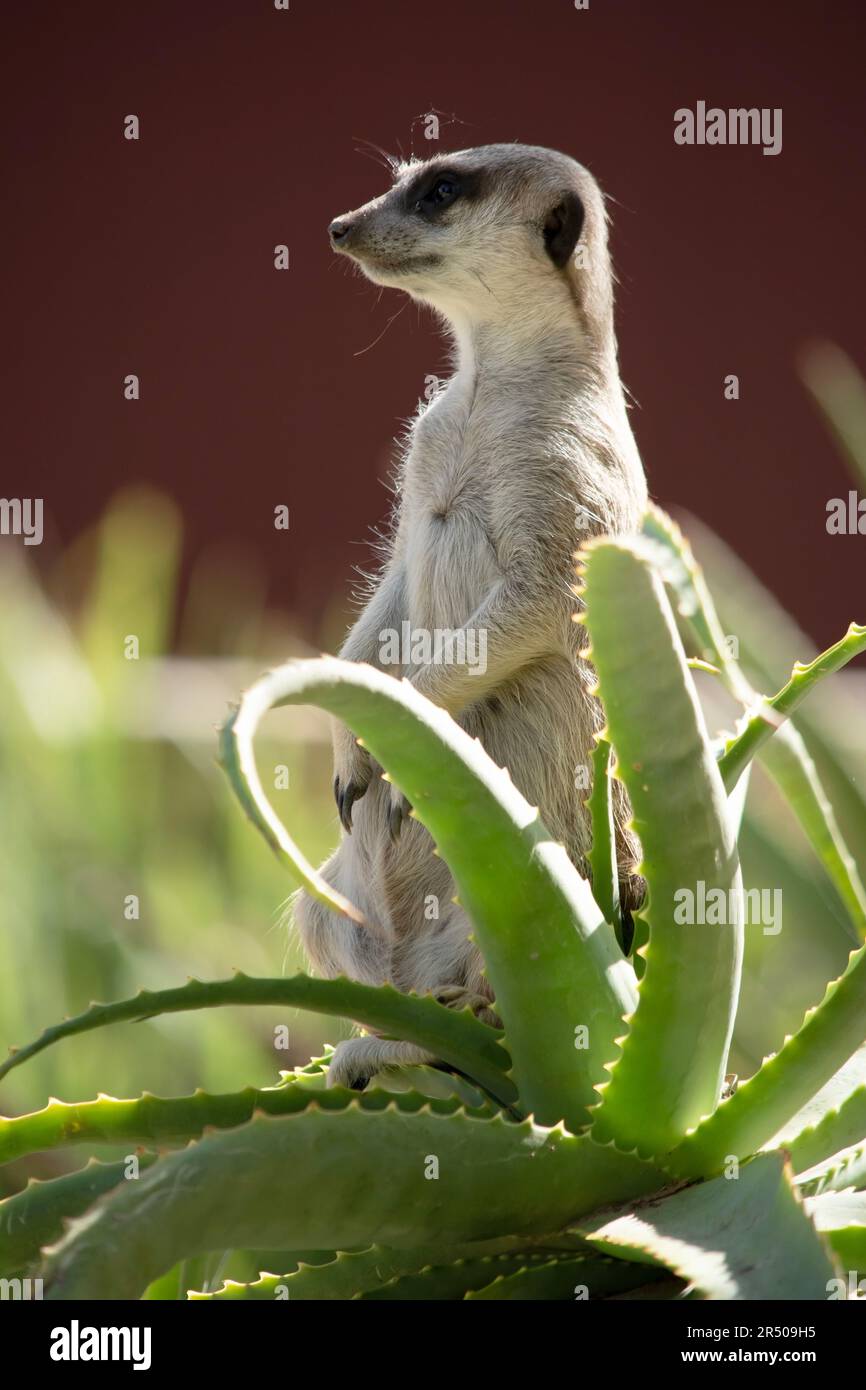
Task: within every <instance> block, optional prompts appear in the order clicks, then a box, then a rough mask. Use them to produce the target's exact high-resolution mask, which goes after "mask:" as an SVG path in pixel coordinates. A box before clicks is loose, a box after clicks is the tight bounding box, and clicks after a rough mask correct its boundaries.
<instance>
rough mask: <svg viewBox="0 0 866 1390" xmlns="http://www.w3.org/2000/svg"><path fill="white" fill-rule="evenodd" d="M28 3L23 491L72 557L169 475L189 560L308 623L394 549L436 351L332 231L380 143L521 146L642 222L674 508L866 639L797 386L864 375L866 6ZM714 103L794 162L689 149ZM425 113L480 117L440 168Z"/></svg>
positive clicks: (261, 0)
mask: <svg viewBox="0 0 866 1390" xmlns="http://www.w3.org/2000/svg"><path fill="white" fill-rule="evenodd" d="M4 10H5V14H6V19H5V21H4V24H5V45H4V47H5V50H6V55H7V58H6V66H7V74H6V76H5V78H4V81H3V84H2V104H3V108H4V118H3V125H4V146H5V149H6V160H7V168H6V172H5V173H4V176H3V191H4V193H5V195H6V197H5V200H4V201H5V204H6V212H5V215H4V224H3V226H4V230H3V239H4V245H5V249H4V253H3V258H2V271H3V275H4V279H6V280H7V282H8V283H7V288H6V293H7V308H6V313H5V316H4V317H5V321H6V331H5V333H4V339H5V353H6V354H7V355H8V359H9V360H8V362H7V364H6V372H5V380H6V382H7V401H6V404H5V406H4V409H3V412H2V416H0V429H2V440H0V448H2V459H3V479H2V492H3V494H4V495H6V496H43V497H44V498H45V501H46V508H47V510H48V512H49V513H50V518H51V527H52V535H51V543H52V544H54V543H56V541H57V540H58V539H60V540H67V539H69V538H71V537H73V536H74V535H75V534H76V533H77V532H78V530H79V529H80V528H81V527H82V526H83V525H84V524H86V523H88V522H90V521H92V520H93V519H95V518H96V517H97V516H98V514H99V513H100V511H101V509H102V508H103V506H104V504H105V502H106V500H107V499H108V498H109V496H110V495H111V494H112V492H113V491H114V490H115V489H116V488H117V486H118V485H119V484H120V483H121V482H124V481H141V480H146V481H150V482H152V483H154V484H156V485H157V486H159V487H160V488H163V489H165V490H167V491H168V492H169V493H170V494H171V495H172V496H174V497H175V498H176V499H177V501H178V502H179V503H180V505H181V507H182V510H183V513H184V517H185V521H186V528H187V551H186V558H187V564H189V562H190V561H191V559H192V557H193V556H194V555H195V554H196V553H197V552H198V551H199V550H200V549H201V548H202V547H203V546H205V545H213V544H215V543H216V544H221V543H222V542H229V541H231V542H238V541H245V542H246V543H247V544H248V546H249V547H250V550H251V552H253V553H255V555H256V557H257V560H258V562H260V563H261V564H262V565H263V566H264V567H265V568H266V570H267V573H268V576H269V593H270V598H271V601H272V602H274V603H279V604H282V605H285V606H286V607H289V608H291V609H293V610H294V611H295V612H296V613H298V614H299V615H303V619H304V622H305V624H306V628H307V633H308V635H311V636H312V635H313V634H314V633H315V631H316V624H317V622H318V620H319V618H320V616H321V613H322V611H323V608H324V606H325V604H326V601H327V599H328V598H329V596H330V595H331V594H332V593H334V592H337V593H338V594H339V595H341V596H342V595H344V594H345V591H346V588H347V584H348V579H349V575H350V570H351V566H352V565H353V564H355V563H358V562H363V561H364V560H365V559H368V558H369V556H368V555H367V553H366V552H365V549H364V546H363V544H360V543H361V542H363V540H364V538H365V536H367V535H368V534H369V527H370V526H371V525H373V524H374V523H376V522H377V521H379V520H380V519H381V518H382V517H383V516H384V514H385V512H386V510H387V497H386V494H385V492H384V491H383V490H382V488H381V487H380V485H379V483H378V481H377V479H378V478H380V477H381V476H382V475H383V474H384V472H385V470H386V466H387V456H388V450H389V441H390V440H391V438H392V436H393V435H394V434H395V433H396V432H397V430H398V428H399V423H400V420H401V418H402V417H405V416H406V415H408V414H409V413H411V411H412V410H413V408H414V405H415V403H416V401H417V399H418V397H419V396H420V395H421V394H422V391H423V383H424V376H425V373H427V372H436V371H437V370H440V371H441V369H442V366H443V362H444V358H443V354H442V352H441V349H440V346H439V343H438V341H437V338H436V335H435V330H434V328H433V325H432V323H431V322H430V321H429V320H428V319H426V318H425V317H423V316H422V317H419V315H418V314H417V312H416V310H415V309H414V308H412V307H410V308H408V309H407V310H406V312H404V313H402V314H401V315H400V317H399V318H397V319H396V320H395V321H394V322H393V323H392V324H391V325H390V327H388V328H387V331H386V332H385V333H384V335H383V336H382V337H381V339H380V340H379V341H378V342H377V343H376V345H375V346H373V347H370V344H372V343H373V342H374V340H375V339H376V338H377V337H378V335H379V334H381V333H382V330H383V329H384V328H385V326H386V324H387V322H388V319H389V318H390V316H391V315H392V314H393V313H394V312H395V310H396V309H397V308H398V307H399V304H400V302H401V301H400V299H399V297H398V296H396V295H394V294H385V295H384V296H382V298H381V299H380V298H379V295H378V292H377V291H376V290H375V289H374V288H372V287H370V286H366V285H364V284H362V283H361V282H360V281H359V280H357V279H356V278H354V277H352V276H351V274H348V273H347V267H346V266H345V265H344V264H342V263H336V262H335V261H334V258H333V257H332V255H331V253H330V251H329V249H328V245H327V241H326V237H325V227H326V224H327V222H328V220H329V219H330V218H331V217H332V216H333V215H334V214H335V213H337V212H340V211H342V210H344V209H346V208H350V207H353V206H356V205H357V204H359V203H361V202H363V201H366V200H367V199H368V198H369V197H371V196H373V195H374V194H375V193H377V192H379V191H381V190H382V189H383V187H384V186H385V184H384V180H385V173H384V171H383V170H382V169H381V168H380V167H379V166H378V164H377V163H376V162H375V161H373V160H371V159H370V158H368V157H367V154H366V152H365V150H363V149H361V148H360V147H359V142H360V141H363V140H367V141H372V142H375V143H377V144H380V145H382V146H384V147H385V148H386V149H387V150H389V151H402V152H404V153H407V152H409V151H411V150H413V149H414V150H415V151H416V152H419V153H422V154H426V153H428V152H430V151H431V149H437V148H439V149H441V148H448V147H451V148H454V147H458V148H459V147H461V146H464V145H472V144H480V143H484V142H488V141H500V140H511V139H520V140H524V141H528V142H533V143H540V144H548V145H552V146H557V147H559V148H561V149H563V150H566V151H568V152H569V153H572V154H574V155H575V156H576V157H577V158H579V159H580V160H582V161H583V162H584V163H586V164H587V165H589V167H590V168H591V169H592V170H593V171H594V172H595V173H596V175H597V176H598V178H599V179H600V181H601V182H602V184H603V186H604V187H605V188H606V189H607V190H608V191H609V192H610V194H612V195H613V197H614V198H615V199H616V200H617V202H616V204H615V205H614V207H613V209H612V211H613V216H614V230H613V250H614V256H615V261H616V265H617V268H618V272H619V275H620V279H621V286H620V291H619V311H618V324H619V336H620V343H621V355H622V368H623V376H624V379H625V381H626V383H627V385H628V386H629V388H630V389H631V391H632V393H633V394H634V397H635V398H636V401H637V403H638V405H637V407H636V409H635V411H634V414H633V423H634V427H635V430H636V433H637V437H638V441H639V443H640V446H641V449H642V453H643V456H644V460H645V463H646V467H647V471H648V474H649V478H650V485H651V488H652V491H653V493H654V495H655V496H656V497H657V498H658V499H659V500H660V501H661V502H662V503H664V504H667V505H682V506H685V507H687V508H690V509H692V510H693V511H695V512H696V513H698V514H699V515H701V516H702V517H704V518H705V519H706V520H707V521H708V522H710V524H711V525H712V526H713V527H715V528H716V529H717V530H718V531H719V532H720V533H721V534H722V535H723V536H725V537H726V538H727V539H728V540H729V541H730V542H731V543H733V544H734V545H735V546H736V547H737V548H738V549H739V550H740V552H741V553H743V554H744V555H745V556H746V557H747V558H748V559H749V561H750V562H751V564H752V565H753V567H754V568H755V569H756V570H757V571H758V573H759V574H760V575H761V577H762V578H763V579H764V580H765V581H766V582H768V583H769V584H770V585H771V586H772V588H773V589H774V590H775V591H776V592H777V593H778V594H779V595H780V596H781V597H782V598H783V600H784V601H785V602H786V603H787V604H788V606H789V607H790V608H791V609H792V610H793V611H794V612H795V613H796V614H797V615H798V616H799V618H800V619H801V621H802V622H803V624H804V626H805V627H806V628H807V629H809V630H811V632H812V634H813V636H814V637H815V638H816V639H817V640H819V641H821V642H822V643H826V642H829V641H831V640H833V639H834V638H836V637H837V636H838V635H839V633H840V632H841V630H842V629H843V628H844V626H845V625H846V624H847V622H848V620H849V619H850V618H852V617H854V616H859V617H860V618H862V617H863V612H862V605H859V607H860V611H859V612H858V611H857V609H858V603H857V602H856V598H857V597H858V596H859V595H860V594H862V587H863V586H862V579H863V570H864V566H863V558H862V557H863V544H864V542H863V541H862V538H860V539H859V540H858V538H856V537H839V538H836V537H832V538H831V537H828V536H827V534H826V531H825V525H824V522H825V504H826V501H827V499H828V498H829V497H831V496H834V495H840V494H842V493H844V492H845V491H846V490H847V488H848V487H849V485H850V484H849V481H848V478H847V476H846V473H845V471H844V469H843V466H842V464H841V463H840V461H839V459H838V456H837V454H836V451H835V449H834V447H833V446H832V444H831V443H830V441H829V439H828V437H827V436H826V434H825V432H824V430H823V427H822V425H821V424H820V422H819V421H818V419H817V417H816V415H815V414H814V411H813V408H812V406H811V404H810V402H809V400H808V399H807V397H806V395H805V393H804V390H803V388H802V387H801V386H800V384H799V382H798V380H797V377H796V375H795V357H796V354H797V352H798V350H799V349H800V348H801V346H802V345H803V344H804V342H806V341H808V340H809V339H811V338H814V337H819V338H830V339H832V340H835V341H836V342H838V343H839V344H841V345H842V346H843V347H844V348H846V350H847V351H848V352H849V353H851V354H852V355H853V356H854V357H855V359H858V358H860V359H861V365H863V362H862V355H863V353H862V349H863V343H862V324H863V316H864V304H863V293H862V279H861V266H862V256H863V216H862V214H863V205H864V190H863V164H862V142H863V130H862V123H861V119H860V116H861V107H862V84H863V59H864V44H863V42H862V37H861V34H862V24H863V17H862V16H863V11H862V4H861V3H859V0H851V3H842V0H835V3H830V4H821V5H818V4H815V3H813V0H809V2H808V3H791V0H787V2H786V0H778V3H755V0H726V3H725V4H723V5H720V4H709V3H699V2H698V0H659V3H650V2H649V0H591V3H590V8H589V10H588V11H586V12H578V11H575V9H574V6H573V3H572V0H526V3H522V2H521V0H475V3H470V2H469V0H430V3H405V0H356V2H355V3H352V2H351V0H332V2H331V3H325V2H324V0H291V9H290V11H289V12H288V13H283V12H278V11H275V10H274V8H273V5H272V3H271V0H247V2H246V3H241V0H235V2H234V3H229V0H184V2H183V3H180V0H147V3H145V0H136V2H135V3H131V0H112V2H111V3H90V4H86V3H85V4H77V5H64V4H56V5H51V6H46V5H38V4H33V3H32V0H29V2H28V3H11V4H9V3H7V5H6V6H5V7H4ZM700 99H703V100H705V101H707V103H708V104H709V105H719V106H723V107H728V106H759V107H777V106H780V107H782V108H783V111H784V125H783V134H784V145H783V150H782V153H781V154H780V155H779V156H777V157H776V158H769V157H765V156H763V155H762V153H761V151H760V149H758V148H748V147H747V148H742V147H732V148H724V147H718V148H710V147H704V148H697V147H695V148H682V147H679V146H677V145H676V144H675V143H674V140H673V113H674V111H675V109H676V108H677V107H680V106H692V107H693V106H694V104H695V103H696V102H697V101H698V100H700ZM434 108H435V109H437V110H438V111H440V112H443V113H449V115H451V114H453V115H454V116H455V117H456V118H457V120H456V121H455V122H454V123H453V124H449V123H448V122H447V121H446V120H443V125H442V139H441V141H440V143H439V145H438V146H436V145H431V144H430V143H429V142H427V141H425V140H424V138H423V125H422V122H421V121H420V119H419V118H420V117H421V116H422V114H423V113H424V112H426V111H429V110H431V109H434ZM131 112H134V113H136V114H137V115H138V116H139V117H140V119H141V139H140V141H139V142H138V143H131V142H128V141H126V140H125V139H124V138H123V117H124V116H125V115H126V114H128V113H131ZM278 242H286V243H288V245H289V246H290V248H291V260H292V268H291V270H290V271H289V272H287V273H278V272H277V271H276V270H275V269H274V268H273V247H274V245H275V244H276V243H278ZM367 348H369V350H368V351H362V350H363V349H367ZM358 354H360V355H358ZM127 372H136V373H138V374H139V375H140V376H141V380H142V399H141V400H140V401H139V402H137V403H127V402H125V401H124V399H123V396H122V380H123V377H124V375H125V374H126V373H127ZM730 372H736V373H737V374H738V375H739V377H740V384H741V399H740V401H739V402H737V403H732V402H727V401H725V400H724V398H723V394H722V384H723V378H724V376H725V375H726V374H727V373H730ZM280 502H285V503H287V504H288V505H289V506H290V508H291V512H292V529H291V532H290V533H289V535H288V536H285V535H282V534H281V533H276V532H274V530H273V527H272V514H273V507H274V506H275V505H276V504H277V503H280ZM49 548H50V547H49ZM49 548H47V549H46V552H45V553H48V549H49ZM32 553H33V552H32V551H31V554H32ZM43 558H44V557H43Z"/></svg>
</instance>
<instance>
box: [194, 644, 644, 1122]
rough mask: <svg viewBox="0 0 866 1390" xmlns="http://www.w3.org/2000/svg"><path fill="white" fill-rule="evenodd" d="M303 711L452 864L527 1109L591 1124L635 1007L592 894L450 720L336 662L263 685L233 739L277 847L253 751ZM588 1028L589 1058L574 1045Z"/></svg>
mask: <svg viewBox="0 0 866 1390" xmlns="http://www.w3.org/2000/svg"><path fill="white" fill-rule="evenodd" d="M303 703H312V704H316V705H320V706H321V707H322V708H324V709H327V710H329V711H330V712H331V713H332V714H334V715H336V716H337V717H338V718H339V719H341V720H343V722H344V723H345V724H347V725H348V727H349V728H351V729H352V730H354V731H355V732H356V733H357V734H358V735H359V736H360V738H361V739H362V741H363V743H364V746H365V747H366V748H368V749H369V750H370V752H371V753H372V755H373V757H374V758H375V759H376V760H377V761H378V762H379V763H381V765H382V766H383V767H385V768H387V769H388V773H389V775H390V776H391V777H392V778H393V780H394V781H395V782H396V783H397V784H398V785H399V787H400V789H401V791H402V792H403V793H404V794H405V795H406V797H407V798H408V799H409V801H410V802H411V803H412V806H413V807H414V811H413V814H414V815H415V816H416V818H417V819H418V820H419V821H421V822H422V823H423V824H424V825H425V826H426V827H427V829H428V830H429V831H430V833H431V835H432V836H433V839H434V840H435V842H436V846H437V851H438V853H440V854H441V855H442V856H443V858H444V859H445V860H446V861H447V863H448V865H449V867H450V869H451V872H452V873H453V875H454V879H455V881H456V884H457V888H458V893H459V901H460V902H461V903H462V905H463V906H464V907H465V909H466V911H467V913H468V914H469V917H470V918H471V920H472V923H473V928H474V938H475V940H476V941H477V943H478V946H479V949H480V951H481V953H482V955H483V957H484V961H485V966H486V970H487V975H488V978H489V979H490V982H491V984H492V986H493V989H494V992H495V995H496V1007H497V1012H498V1013H499V1014H500V1015H501V1017H502V1019H503V1021H504V1023H505V1031H506V1038H507V1045H508V1050H509V1052H510V1053H511V1057H512V1059H513V1071H512V1075H513V1078H514V1081H515V1083H516V1086H517V1090H518V1093H519V1097H520V1108H521V1110H522V1111H523V1112H524V1113H530V1114H533V1115H535V1116H536V1118H537V1119H539V1120H541V1121H543V1122H544V1123H556V1122H557V1121H559V1120H560V1119H565V1121H566V1123H567V1124H568V1125H569V1126H570V1127H571V1128H572V1129H578V1128H580V1127H581V1126H583V1125H585V1124H586V1123H587V1121H588V1106H589V1105H590V1104H591V1103H592V1102H593V1101H594V1099H595V1093H594V1090H593V1087H594V1086H595V1083H596V1082H598V1081H600V1080H601V1079H602V1078H603V1076H604V1064H605V1063H606V1062H607V1061H609V1060H610V1058H611V1057H612V1056H613V1054H614V1052H615V1045H614V1039H615V1037H616V1036H617V1034H618V1033H619V1032H620V1030H621V1028H622V1017H623V1014H624V1013H626V1012H628V1011H629V1010H630V1009H631V1008H632V1007H633V1005H634V997H635V996H634V971H633V970H632V968H631V966H630V965H629V963H628V961H626V960H624V959H623V957H622V953H621V952H620V950H619V948H618V946H617V943H616V940H615V939H614V937H613V934H612V933H611V932H610V931H608V930H606V929H604V930H601V929H600V928H601V927H603V926H604V919H603V916H602V914H601V912H600V911H599V909H598V907H597V905H596V903H595V902H594V900H593V897H592V892H591V890H590V887H589V884H588V883H587V882H586V881H585V880H584V879H583V878H581V876H580V875H579V873H578V872H577V870H576V869H575V868H574V866H573V864H572V863H571V862H570V860H569V858H568V855H567V854H566V851H565V849H564V847H563V846H562V845H558V844H555V843H554V842H553V841H552V840H551V838H550V835H549V832H548V831H547V830H546V829H545V827H544V825H543V824H542V822H541V820H540V818H539V815H538V812H537V810H534V809H533V808H532V807H530V806H529V804H528V803H527V802H526V801H525V799H524V798H523V797H522V796H521V794H520V792H519V791H518V790H517V788H516V787H515V786H514V784H513V783H512V781H511V778H510V776H509V775H508V773H507V772H505V771H503V770H502V769H501V768H498V767H496V765H495V763H493V762H492V761H491V759H490V758H489V757H488V756H487V754H486V753H485V751H484V749H483V748H482V747H481V744H480V743H479V742H478V741H477V740H475V739H472V738H470V737H469V735H468V734H467V733H466V732H465V731H464V730H463V729H461V728H460V727H459V726H458V725H457V724H456V723H455V722H454V721H453V720H452V719H451V718H450V716H449V715H448V714H446V712H445V711H444V710H441V709H439V708H438V707H437V706H436V705H434V704H432V703H431V702H430V701H429V700H427V699H425V698H424V697H423V696H422V695H420V694H419V693H418V691H417V690H415V689H414V688H413V687H412V685H411V684H410V683H409V682H408V681H396V680H394V678H393V677H391V676H388V675H386V674H385V673H384V672H382V671H377V670H374V669H373V668H372V667H369V666H362V665H356V664H354V663H352V662H345V661H339V660H337V659H334V658H323V659H321V660H318V661H296V662H290V663H289V664H288V665H286V666H284V667H281V668H280V669H279V670H278V671H275V672H272V673H271V674H270V675H268V676H265V677H263V678H262V680H260V681H258V682H257V683H256V684H255V685H254V686H253V687H252V688H251V689H250V690H248V691H247V693H246V695H245V696H244V698H243V701H242V703H241V706H240V708H239V710H238V711H237V712H236V713H234V714H233V715H232V716H231V718H230V719H229V721H228V723H227V724H226V726H225V729H224V730H223V735H222V746H223V750H224V762H225V765H226V768H227V770H228V772H229V775H230V777H231V779H232V784H233V786H234V787H235V790H237V791H238V793H239V795H240V796H241V799H242V801H243V804H244V805H245V807H246V808H247V810H248V811H249V812H250V814H251V815H252V816H253V819H254V821H255V823H256V824H257V825H258V826H259V828H260V829H262V830H263V832H264V833H265V834H266V836H267V837H268V839H269V840H270V841H271V842H272V843H273V839H274V836H275V835H276V834H277V832H276V830H275V828H274V825H273V821H274V819H275V818H274V816H273V811H272V810H271V808H270V806H269V805H268V803H267V801H266V798H265V795H264V791H263V789H262V786H261V782H260V781H259V778H258V774H257V772H256V768H255V763H254V760H253V755H252V740H253V736H254V734H255V731H256V728H257V725H258V723H259V720H260V719H261V718H262V717H263V715H264V714H265V713H266V712H267V711H268V710H269V709H271V708H272V707H275V706H277V705H283V704H303ZM280 834H281V835H282V836H283V837H285V831H284V830H282V829H281V830H280ZM354 1016H355V1017H357V1015H354ZM583 1026H585V1027H586V1028H588V1031H589V1037H590V1045H589V1046H588V1047H578V1046H576V1045H575V1033H576V1030H577V1029H578V1028H580V1027H583ZM475 1079H476V1080H480V1077H478V1076H475Z"/></svg>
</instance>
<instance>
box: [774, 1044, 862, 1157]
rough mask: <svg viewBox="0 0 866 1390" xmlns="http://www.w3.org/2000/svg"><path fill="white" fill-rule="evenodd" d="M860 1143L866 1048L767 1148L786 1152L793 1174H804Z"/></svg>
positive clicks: (819, 1091) (817, 1092)
mask: <svg viewBox="0 0 866 1390" xmlns="http://www.w3.org/2000/svg"><path fill="white" fill-rule="evenodd" d="M861 1141H863V1142H866V1045H864V1046H863V1047H861V1048H859V1049H858V1050H857V1051H856V1052H855V1053H854V1055H853V1057H850V1058H849V1059H848V1061H847V1062H845V1064H844V1065H843V1066H842V1067H840V1068H839V1070H838V1071H837V1072H836V1073H835V1074H834V1075H833V1076H831V1078H830V1080H829V1081H828V1082H827V1083H826V1085H824V1086H822V1087H821V1088H820V1089H819V1090H817V1091H816V1092H815V1093H814V1095H812V1096H810V1097H809V1099H808V1101H807V1102H806V1104H805V1105H804V1106H803V1108H802V1109H801V1110H798V1111H797V1113H796V1115H793V1116H792V1117H791V1119H790V1120H789V1121H788V1122H787V1124H785V1125H783V1126H782V1128H781V1129H780V1130H779V1131H778V1133H776V1134H774V1135H773V1137H772V1139H770V1140H769V1141H768V1143H767V1144H765V1145H764V1147H765V1148H768V1149H770V1148H773V1149H784V1150H785V1151H786V1153H787V1154H788V1155H789V1157H790V1159H791V1163H792V1165H793V1168H794V1172H795V1173H802V1172H803V1171H804V1169H807V1168H813V1167H814V1166H815V1164H816V1163H821V1162H822V1161H823V1160H824V1159H827V1158H831V1157H832V1156H833V1155H834V1154H838V1153H839V1151H840V1150H841V1149H846V1148H848V1147H849V1146H850V1145H851V1144H857V1143H860V1142H861Z"/></svg>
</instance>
